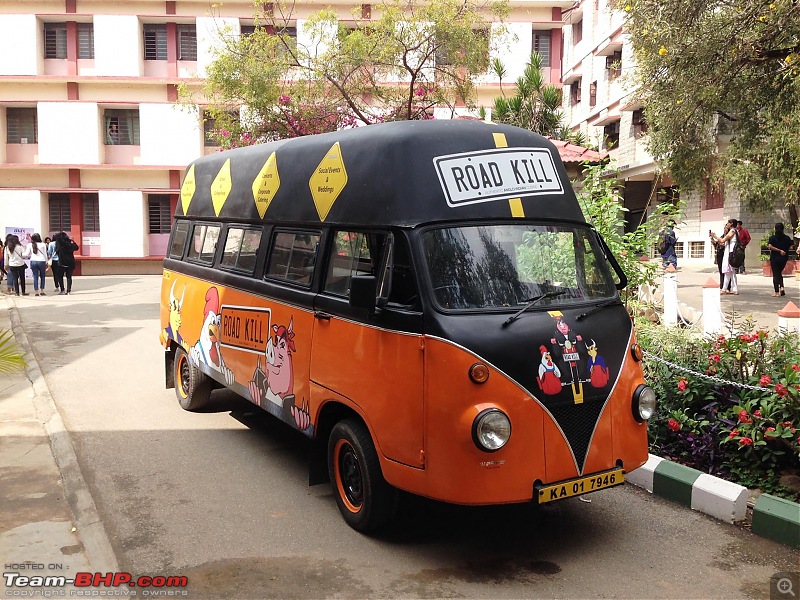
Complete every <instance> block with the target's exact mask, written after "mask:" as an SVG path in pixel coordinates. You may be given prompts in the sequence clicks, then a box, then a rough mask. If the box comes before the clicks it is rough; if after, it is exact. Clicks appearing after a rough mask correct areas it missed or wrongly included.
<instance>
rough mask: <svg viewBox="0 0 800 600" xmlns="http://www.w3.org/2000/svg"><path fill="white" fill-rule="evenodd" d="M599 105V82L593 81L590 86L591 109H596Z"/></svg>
mask: <svg viewBox="0 0 800 600" xmlns="http://www.w3.org/2000/svg"><path fill="white" fill-rule="evenodd" d="M596 104H597V82H596V81H593V82H592V83H591V84H590V85H589V107H590V108H591V107H594V106H595V105H596Z"/></svg>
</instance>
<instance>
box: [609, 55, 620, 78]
mask: <svg viewBox="0 0 800 600" xmlns="http://www.w3.org/2000/svg"><path fill="white" fill-rule="evenodd" d="M606 69H607V70H608V78H609V79H616V78H617V77H619V76H620V75H622V51H617V52H614V54H612V55H610V56H606Z"/></svg>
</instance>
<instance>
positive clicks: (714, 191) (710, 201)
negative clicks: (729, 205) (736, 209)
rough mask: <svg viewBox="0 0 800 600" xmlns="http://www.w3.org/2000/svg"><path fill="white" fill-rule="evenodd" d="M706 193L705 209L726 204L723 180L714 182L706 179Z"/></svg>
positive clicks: (704, 198) (704, 199)
mask: <svg viewBox="0 0 800 600" xmlns="http://www.w3.org/2000/svg"><path fill="white" fill-rule="evenodd" d="M705 188H706V189H705V194H704V196H703V210H711V209H712V208H722V207H723V206H724V205H725V188H724V186H723V184H722V182H721V181H719V182H716V183H715V182H713V181H711V180H710V179H706V182H705Z"/></svg>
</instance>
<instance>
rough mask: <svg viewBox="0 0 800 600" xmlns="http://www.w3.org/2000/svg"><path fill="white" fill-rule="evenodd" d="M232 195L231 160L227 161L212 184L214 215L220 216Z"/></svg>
mask: <svg viewBox="0 0 800 600" xmlns="http://www.w3.org/2000/svg"><path fill="white" fill-rule="evenodd" d="M230 193H231V159H230V158H229V159H228V160H226V161H225V164H224V165H222V168H221V169H220V170H219V173H217V176H216V177H214V181H212V182H211V203H212V204H213V205H214V214H215V215H217V216H219V212H220V211H221V210H222V207H223V205H224V204H225V200H227V199H228V194H230Z"/></svg>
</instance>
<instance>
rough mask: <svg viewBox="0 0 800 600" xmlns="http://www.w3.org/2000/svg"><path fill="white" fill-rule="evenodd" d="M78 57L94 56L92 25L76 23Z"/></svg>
mask: <svg viewBox="0 0 800 600" xmlns="http://www.w3.org/2000/svg"><path fill="white" fill-rule="evenodd" d="M78 58H94V25H93V24H92V23H78Z"/></svg>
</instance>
